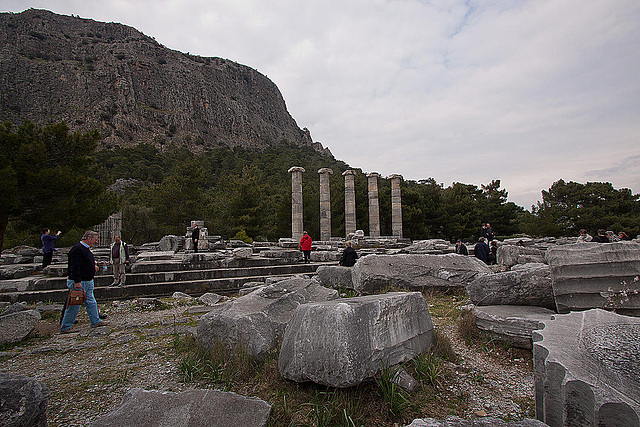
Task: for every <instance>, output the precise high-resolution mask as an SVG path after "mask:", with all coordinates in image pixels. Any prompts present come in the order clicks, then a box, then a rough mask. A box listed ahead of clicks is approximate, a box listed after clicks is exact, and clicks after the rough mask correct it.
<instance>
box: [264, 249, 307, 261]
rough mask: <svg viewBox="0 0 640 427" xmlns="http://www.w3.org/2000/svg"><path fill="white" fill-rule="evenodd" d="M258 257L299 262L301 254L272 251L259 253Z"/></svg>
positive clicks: (299, 252)
mask: <svg viewBox="0 0 640 427" xmlns="http://www.w3.org/2000/svg"><path fill="white" fill-rule="evenodd" d="M260 256H261V257H265V258H282V259H287V260H290V261H299V260H301V259H302V252H301V251H298V250H291V249H273V250H266V251H261V252H260Z"/></svg>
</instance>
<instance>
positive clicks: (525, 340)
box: [473, 305, 556, 349]
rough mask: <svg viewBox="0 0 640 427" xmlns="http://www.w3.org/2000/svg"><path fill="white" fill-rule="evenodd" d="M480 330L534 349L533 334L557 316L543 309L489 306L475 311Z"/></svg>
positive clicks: (477, 307)
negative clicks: (545, 321) (546, 321)
mask: <svg viewBox="0 0 640 427" xmlns="http://www.w3.org/2000/svg"><path fill="white" fill-rule="evenodd" d="M473 314H474V315H475V317H476V325H477V326H478V329H480V330H482V331H485V332H488V333H490V334H491V335H493V336H495V337H497V338H499V339H501V340H503V341H507V342H509V343H511V344H513V345H514V346H515V347H520V348H527V349H531V348H533V343H532V341H531V334H532V333H533V331H534V330H536V329H540V328H541V327H544V324H543V323H541V322H542V321H544V320H550V319H551V316H553V315H554V314H556V313H555V312H554V311H551V310H548V309H546V308H542V307H532V306H515V305H489V306H482V307H479V306H476V307H474V309H473Z"/></svg>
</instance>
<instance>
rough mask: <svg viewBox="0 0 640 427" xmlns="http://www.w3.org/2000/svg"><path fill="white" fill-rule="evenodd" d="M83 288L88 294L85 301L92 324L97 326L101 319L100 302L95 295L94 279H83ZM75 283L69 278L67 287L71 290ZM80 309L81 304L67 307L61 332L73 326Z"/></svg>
mask: <svg viewBox="0 0 640 427" xmlns="http://www.w3.org/2000/svg"><path fill="white" fill-rule="evenodd" d="M80 283H82V289H84V291H85V292H86V294H87V300H86V301H85V302H84V308H86V309H87V315H89V320H90V321H91V326H92V327H94V326H97V325H98V324H99V323H100V322H101V320H100V317H99V316H98V303H97V302H96V298H95V297H94V296H93V280H88V281H84V280H83V281H82V282H80ZM74 285H75V283H74V281H73V280H70V279H67V288H69V290H71V289H73V286H74ZM79 311H80V306H79V305H68V306H67V309H66V310H65V312H64V317H63V318H62V326H61V327H60V332H64V331H66V330H67V329H69V328H70V327H71V326H73V322H75V321H76V317H77V316H78V312H79Z"/></svg>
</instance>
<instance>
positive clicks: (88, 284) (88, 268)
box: [60, 230, 109, 334]
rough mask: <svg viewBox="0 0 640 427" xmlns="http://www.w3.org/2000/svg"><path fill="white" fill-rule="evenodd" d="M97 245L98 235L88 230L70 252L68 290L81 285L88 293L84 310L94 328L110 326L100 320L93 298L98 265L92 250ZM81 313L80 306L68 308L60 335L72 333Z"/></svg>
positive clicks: (96, 304) (63, 318)
mask: <svg viewBox="0 0 640 427" xmlns="http://www.w3.org/2000/svg"><path fill="white" fill-rule="evenodd" d="M96 243H98V233H97V232H95V231H91V230H87V231H85V232H84V235H83V236H82V240H81V241H80V243H76V244H75V245H74V246H73V247H72V248H71V250H69V262H68V270H69V276H68V279H67V288H69V290H71V289H73V288H74V286H75V285H76V284H80V285H82V289H84V291H85V292H86V294H87V299H86V301H85V302H84V308H85V309H86V310H87V315H88V316H89V321H90V322H91V327H92V328H95V327H98V326H106V325H108V324H109V323H108V322H107V321H105V320H100V315H99V314H98V303H97V302H96V298H95V297H94V296H93V278H94V276H95V274H96V272H97V271H98V264H96V261H95V258H94V257H93V253H92V252H91V248H92V247H93V246H95V244H96ZM79 311H80V306H79V305H69V306H67V307H66V309H65V311H64V316H63V317H62V326H61V327H60V333H62V334H63V333H66V332H71V327H72V326H73V323H74V322H75V320H76V317H77V316H78V312H79Z"/></svg>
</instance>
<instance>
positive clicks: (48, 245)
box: [40, 234, 58, 254]
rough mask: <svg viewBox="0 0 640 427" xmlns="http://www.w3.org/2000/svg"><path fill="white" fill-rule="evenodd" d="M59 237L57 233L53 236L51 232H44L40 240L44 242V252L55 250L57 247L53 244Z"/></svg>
mask: <svg viewBox="0 0 640 427" xmlns="http://www.w3.org/2000/svg"><path fill="white" fill-rule="evenodd" d="M57 239H58V235H57V234H56V235H55V236H52V235H51V234H43V235H42V236H40V241H41V242H42V252H43V253H45V254H48V253H49V252H54V251H55V250H56V248H54V247H53V245H54V243H55V241H56V240H57Z"/></svg>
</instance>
